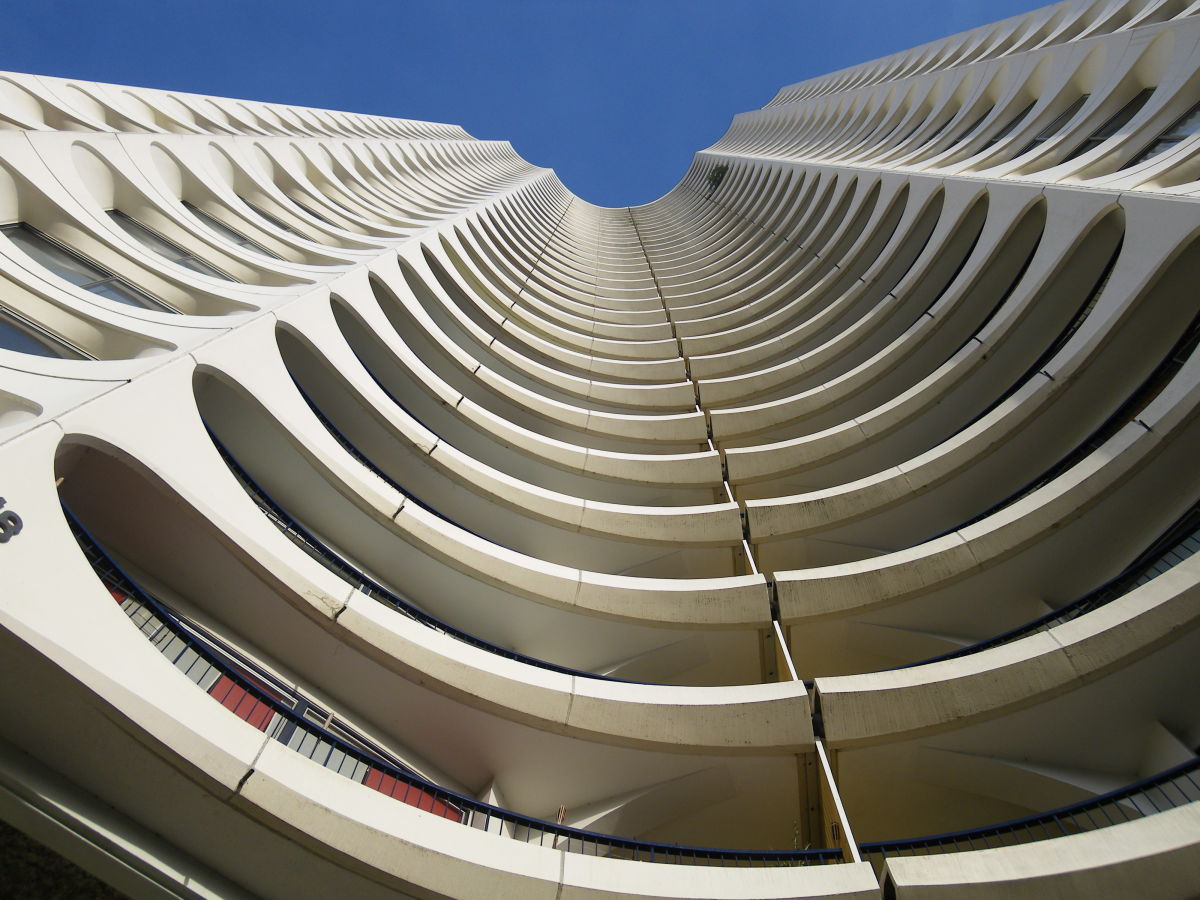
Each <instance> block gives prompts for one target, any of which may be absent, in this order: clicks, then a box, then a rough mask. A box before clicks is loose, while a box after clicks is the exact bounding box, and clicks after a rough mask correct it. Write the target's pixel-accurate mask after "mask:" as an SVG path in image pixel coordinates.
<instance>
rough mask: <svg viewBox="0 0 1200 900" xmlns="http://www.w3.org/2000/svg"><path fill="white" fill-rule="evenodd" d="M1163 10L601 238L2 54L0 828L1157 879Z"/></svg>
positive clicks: (1186, 238)
mask: <svg viewBox="0 0 1200 900" xmlns="http://www.w3.org/2000/svg"><path fill="white" fill-rule="evenodd" d="M1198 43H1200V16H1197V15H1196V9H1195V4H1188V3H1182V2H1175V0H1147V2H1136V3H1113V2H1109V0H1096V2H1066V3H1060V4H1057V5H1055V6H1051V7H1047V8H1045V9H1042V10H1037V11H1034V12H1032V13H1029V14H1027V15H1024V16H1018V17H1016V18H1013V19H1009V20H1006V21H1004V22H1000V23H996V24H995V25H991V26H986V27H984V28H980V29H976V30H974V31H971V32H967V33H965V34H963V35H957V36H954V37H950V38H946V39H944V40H942V41H938V42H934V43H932V44H928V45H925V46H923V47H918V48H915V49H914V50H911V51H906V52H904V53H899V54H895V55H893V56H891V57H887V58H885V59H883V60H877V61H874V62H869V63H865V64H863V65H860V66H856V67H853V68H851V69H847V70H844V71H842V72H837V73H833V74H832V75H829V76H825V77H823V78H819V79H811V80H809V81H807V82H802V83H800V84H797V85H792V86H790V87H785V88H783V89H782V90H781V91H780V92H779V94H778V95H777V96H776V98H775V99H774V100H773V101H772V102H771V103H770V104H768V106H766V107H764V108H763V109H761V110H757V111H753V112H749V113H743V114H741V115H739V116H738V117H736V118H735V120H734V122H733V124H732V126H731V127H730V129H729V131H728V133H727V134H726V135H725V136H724V137H722V138H721V140H719V141H718V142H717V143H716V144H715V145H714V146H712V147H710V148H708V149H705V150H702V151H700V152H699V153H697V155H696V157H695V159H694V161H693V163H692V165H691V167H690V168H689V170H688V172H687V173H686V174H685V176H684V177H683V179H682V180H681V181H680V183H679V184H678V185H677V186H676V187H675V188H674V189H672V190H671V191H670V192H669V193H668V194H666V195H665V196H664V197H662V198H660V199H659V200H656V201H654V202H653V203H650V204H646V205H644V206H639V207H633V208H620V209H607V208H603V207H598V206H594V205H592V204H590V203H587V202H586V201H584V200H582V199H580V198H578V197H575V196H574V195H572V194H571V193H570V191H568V190H567V189H566V188H565V187H564V186H563V185H562V184H561V182H559V180H558V179H557V178H556V177H555V175H554V173H553V172H551V171H549V170H547V169H541V168H537V167H534V166H531V165H529V164H527V163H526V162H524V161H523V160H522V159H520V158H519V157H518V156H517V155H516V154H515V153H514V152H513V150H512V148H511V146H510V145H508V144H506V143H499V142H492V141H478V140H475V139H473V138H471V137H470V135H468V134H467V133H466V132H464V131H462V129H459V128H457V127H455V126H449V125H441V124H437V123H426V122H414V121H410V120H403V119H390V118H385V117H380V116H363V115H355V114H350V113H340V112H334V111H329V110H318V109H306V108H300V107H291V106H284V105H279V104H266V103H257V102H251V101H242V100H233V99H227V98H217V97H201V96H196V95H189V94H182V93H179V92H169V91H155V90H149V89H142V88H130V87H124V86H119V85H105V84H95V83H88V82H81V81H78V80H71V79H56V78H49V77H43V76H32V75H21V74H17V73H0V128H3V133H0V288H2V290H0V572H3V579H4V583H5V592H4V597H3V599H2V600H0V625H2V626H3V627H2V628H0V645H2V647H0V649H3V651H4V652H3V653H0V670H2V674H3V675H4V684H5V688H4V690H2V691H0V710H2V711H3V713H4V721H5V722H6V723H7V724H6V726H5V729H4V732H3V740H2V741H0V817H3V818H5V819H7V820H9V821H11V822H12V823H14V824H15V825H17V827H19V828H21V829H23V830H25V831H27V832H29V833H30V834H32V835H34V836H36V837H38V838H39V839H41V840H45V841H46V842H47V843H48V844H49V845H50V846H52V847H53V848H54V849H55V850H57V851H58V852H61V853H63V854H64V855H66V856H68V857H70V858H72V859H75V860H77V861H78V862H80V863H81V864H82V865H84V866H85V867H86V868H88V869H90V870H92V871H93V872H95V873H96V874H97V875H98V876H99V877H101V878H103V879H105V880H106V881H108V882H110V883H111V884H113V885H114V886H116V887H118V888H119V889H121V890H124V891H126V892H128V893H130V894H131V895H134V896H136V895H139V893H146V892H151V893H155V892H157V893H161V892H163V891H167V892H171V893H175V894H179V895H184V896H200V895H204V896H221V897H235V896H244V895H253V896H264V897H276V896H278V897H285V896H300V895H316V894H319V895H321V896H338V895H342V896H353V897H387V896H422V897H424V896H430V897H432V896H454V897H459V896H461V897H495V896H500V897H522V898H524V897H539V896H547V897H563V898H565V897H579V898H585V897H587V898H592V897H602V896H618V897H619V896H627V897H633V896H637V897H676V898H682V897H696V896H706V897H727V898H731V900H732V898H745V900H765V898H777V897H778V898H781V897H795V898H800V897H855V898H870V897H876V898H884V897H935V896H954V897H957V896H976V895H977V896H980V897H986V896H999V895H1001V894H1006V893H1008V892H1012V891H1024V892H1027V893H1031V894H1032V893H1038V894H1041V893H1047V892H1055V893H1056V895H1058V894H1061V895H1063V896H1093V895H1098V894H1102V893H1106V892H1107V893H1114V892H1116V893H1121V892H1126V893H1131V892H1134V891H1135V886H1137V885H1141V884H1149V883H1153V884H1154V885H1155V888H1156V895H1161V896H1165V897H1186V896H1190V895H1191V894H1194V893H1195V892H1196V889H1197V885H1196V884H1195V883H1193V882H1191V881H1189V880H1188V879H1189V878H1192V877H1194V876H1192V874H1191V873H1193V872H1194V870H1195V857H1196V850H1195V847H1196V845H1197V841H1200V825H1198V823H1197V819H1196V809H1197V804H1198V803H1200V782H1198V781H1197V775H1196V771H1197V769H1196V765H1197V754H1198V752H1200V718H1198V717H1197V714H1196V704H1195V702H1194V698H1193V697H1192V696H1191V691H1190V690H1189V689H1188V686H1190V685H1192V684H1195V683H1196V681H1197V677H1198V676H1200V653H1198V652H1197V646H1196V643H1197V640H1198V637H1197V636H1198V635H1200V629H1197V627H1196V626H1197V624H1200V565H1198V564H1197V559H1196V557H1195V556H1194V553H1195V551H1196V550H1197V549H1200V468H1198V467H1197V465H1196V461H1195V448H1196V447H1197V446H1198V445H1200V443H1198V442H1200V355H1198V350H1197V345H1198V344H1200V305H1198V304H1197V303H1196V299H1195V298H1196V292H1195V286H1196V284H1197V282H1198V280H1200V204H1198V203H1197V193H1198V192H1200V183H1198V182H1197V181H1196V178H1197V177H1200V162H1197V160H1198V159H1200V131H1198V130H1197V123H1200V116H1198V115H1197V114H1196V111H1195V110H1196V108H1197V104H1198V103H1200V70H1198V69H1197V59H1200V57H1198V56H1197V54H1196V52H1195V49H1196V47H1197V46H1198Z"/></svg>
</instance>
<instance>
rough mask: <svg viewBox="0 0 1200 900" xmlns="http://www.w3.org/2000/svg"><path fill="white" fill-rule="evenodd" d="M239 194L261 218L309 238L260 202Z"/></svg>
mask: <svg viewBox="0 0 1200 900" xmlns="http://www.w3.org/2000/svg"><path fill="white" fill-rule="evenodd" d="M237 196H238V199H239V200H241V201H242V202H243V203H245V204H246V205H247V206H248V207H250V208H251V209H252V210H254V211H255V212H256V213H258V215H259V216H260V217H261V218H263V219H265V220H266V221H267V222H269V223H270V224H272V225H274V226H275V227H276V228H278V229H279V230H281V231H286V232H287V233H288V234H294V235H295V236H296V237H298V238H301V239H303V240H306V241H307V240H309V238H308V237H305V235H303V234H301V233H300V232H299V231H297V230H296V229H295V228H293V227H292V226H291V225H288V224H287V223H286V222H284V221H282V220H281V219H279V218H277V217H275V216H273V215H271V214H270V213H269V212H267V211H266V210H265V209H263V208H262V207H261V206H259V205H258V204H256V203H251V202H250V201H249V200H247V199H246V198H245V197H243V196H242V195H241V194H238V195H237Z"/></svg>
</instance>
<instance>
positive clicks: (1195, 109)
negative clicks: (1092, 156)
mask: <svg viewBox="0 0 1200 900" xmlns="http://www.w3.org/2000/svg"><path fill="white" fill-rule="evenodd" d="M1189 123H1190V124H1191V126H1192V127H1191V130H1190V131H1183V132H1182V133H1180V134H1178V135H1176V134H1174V133H1173V132H1177V131H1180V129H1182V128H1184V127H1185V126H1187V125H1188V124H1189ZM1197 134H1200V102H1197V103H1196V104H1195V105H1194V106H1192V108H1191V109H1189V110H1188V111H1187V112H1185V113H1184V114H1183V115H1182V116H1180V117H1179V118H1178V119H1176V120H1175V121H1174V122H1172V123H1171V124H1170V126H1169V127H1167V128H1166V129H1164V130H1163V131H1161V132H1160V133H1159V135H1158V137H1156V138H1155V139H1154V140H1153V141H1151V142H1150V144H1149V145H1148V146H1147V147H1146V148H1145V149H1144V150H1142V151H1141V152H1140V153H1138V154H1137V155H1135V156H1134V157H1133V159H1131V160H1130V161H1129V162H1127V163H1126V164H1125V165H1123V166H1121V168H1122V169H1129V168H1132V167H1133V166H1136V165H1138V164H1139V163H1144V162H1145V161H1146V160H1148V159H1153V158H1154V157H1156V156H1161V155H1162V154H1164V153H1168V152H1170V151H1171V150H1173V149H1175V148H1176V147H1178V146H1179V145H1180V144H1182V143H1183V142H1184V141H1186V140H1187V139H1188V138H1190V137H1194V136H1195V135H1197Z"/></svg>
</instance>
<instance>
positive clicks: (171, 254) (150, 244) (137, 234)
mask: <svg viewBox="0 0 1200 900" xmlns="http://www.w3.org/2000/svg"><path fill="white" fill-rule="evenodd" d="M108 216H109V218H110V219H112V220H113V221H114V222H116V223H117V225H118V226H119V227H120V229H121V230H122V231H124V232H125V233H126V234H127V235H129V236H130V237H131V238H133V239H134V240H135V241H137V242H138V243H139V244H141V245H142V246H143V247H145V248H146V249H147V250H149V251H150V252H151V253H157V254H158V255H159V256H161V257H163V258H164V259H166V260H168V261H170V262H173V263H175V265H177V266H183V267H184V268H185V269H191V270H192V271H193V272H199V273H200V274H201V275H208V276H209V277H211V278H220V279H221V280H223V281H233V280H234V279H233V278H230V277H229V276H228V275H226V274H225V273H224V272H222V271H221V270H220V269H218V268H216V267H215V266H212V265H209V264H208V263H206V262H205V261H204V260H202V259H200V258H199V257H198V256H196V255H195V254H194V253H190V252H188V251H187V250H184V249H183V248H182V247H180V246H179V245H178V244H176V243H174V242H172V241H168V240H167V239H166V238H165V237H163V236H162V235H161V234H158V233H157V232H155V231H151V230H150V229H149V228H147V227H146V226H145V225H143V224H142V223H141V222H139V221H138V220H137V219H134V218H130V217H129V216H127V215H125V213H123V212H121V211H120V210H119V209H110V210H109V211H108Z"/></svg>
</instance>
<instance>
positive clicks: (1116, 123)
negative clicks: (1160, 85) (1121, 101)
mask: <svg viewBox="0 0 1200 900" xmlns="http://www.w3.org/2000/svg"><path fill="white" fill-rule="evenodd" d="M1153 93H1154V88H1145V89H1144V90H1142V91H1140V92H1138V94H1137V95H1136V96H1135V97H1134V98H1133V99H1132V100H1130V101H1129V102H1128V103H1126V104H1125V105H1124V106H1122V107H1121V108H1120V109H1119V110H1117V112H1116V114H1115V115H1113V116H1111V117H1110V118H1109V120H1108V121H1107V122H1105V123H1104V124H1103V125H1101V126H1100V127H1099V128H1098V129H1096V130H1095V131H1094V132H1092V136H1091V137H1089V138H1088V139H1087V140H1086V141H1084V142H1083V143H1082V144H1080V145H1079V146H1078V147H1076V148H1075V149H1074V150H1073V151H1072V152H1071V153H1070V154H1068V156H1067V157H1066V159H1064V160H1063V162H1066V161H1067V160H1069V159H1075V157H1077V156H1082V155H1083V154H1085V153H1087V152H1088V151H1089V150H1091V149H1093V148H1094V147H1098V146H1100V145H1101V144H1103V143H1104V142H1105V141H1107V140H1108V139H1109V138H1110V137H1112V136H1113V135H1114V134H1116V133H1117V132H1118V131H1120V130H1121V129H1122V128H1123V127H1125V125H1127V124H1128V123H1129V120H1130V119H1132V118H1133V117H1134V116H1136V115H1137V114H1138V112H1139V110H1141V108H1142V107H1143V106H1145V105H1146V101H1147V100H1149V99H1150V95H1151V94H1153Z"/></svg>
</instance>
